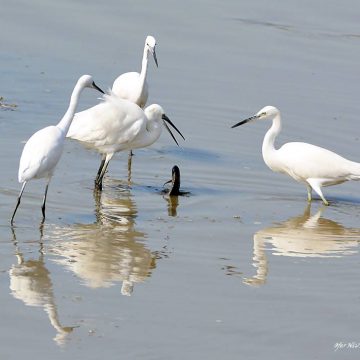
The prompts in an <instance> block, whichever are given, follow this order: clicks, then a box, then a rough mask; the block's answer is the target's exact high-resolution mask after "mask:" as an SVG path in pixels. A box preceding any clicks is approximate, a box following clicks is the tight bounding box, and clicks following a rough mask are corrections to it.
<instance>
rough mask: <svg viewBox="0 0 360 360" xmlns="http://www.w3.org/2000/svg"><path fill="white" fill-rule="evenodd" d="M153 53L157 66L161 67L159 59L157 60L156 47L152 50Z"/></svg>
mask: <svg viewBox="0 0 360 360" xmlns="http://www.w3.org/2000/svg"><path fill="white" fill-rule="evenodd" d="M152 55H153V57H154V61H155V64H156V67H159V64H158V61H157V57H156V52H155V48H154V49H153V50H152Z"/></svg>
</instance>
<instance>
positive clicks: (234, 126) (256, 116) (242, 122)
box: [231, 115, 260, 129]
mask: <svg viewBox="0 0 360 360" xmlns="http://www.w3.org/2000/svg"><path fill="white" fill-rule="evenodd" d="M259 117H260V115H254V116H251V117H249V118H247V119H245V120H242V121H240V122H238V123H237V124H235V125H233V126H232V127H231V128H232V129H233V128H236V127H237V126H240V125H244V124H246V123H248V122H250V121H253V120H256V119H258V118H259Z"/></svg>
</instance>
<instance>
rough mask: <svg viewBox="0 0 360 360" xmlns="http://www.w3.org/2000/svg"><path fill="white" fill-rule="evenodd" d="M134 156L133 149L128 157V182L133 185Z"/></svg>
mask: <svg viewBox="0 0 360 360" xmlns="http://www.w3.org/2000/svg"><path fill="white" fill-rule="evenodd" d="M133 156H134V153H133V152H132V150H130V151H129V157H128V183H129V185H131V166H132V157H133Z"/></svg>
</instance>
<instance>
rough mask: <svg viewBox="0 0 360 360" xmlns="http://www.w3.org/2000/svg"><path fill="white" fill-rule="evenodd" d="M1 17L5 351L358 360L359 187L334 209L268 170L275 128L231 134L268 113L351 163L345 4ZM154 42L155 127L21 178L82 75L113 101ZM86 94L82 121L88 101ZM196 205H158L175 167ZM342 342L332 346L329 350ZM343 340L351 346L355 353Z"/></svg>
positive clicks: (352, 34)
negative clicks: (265, 155)
mask: <svg viewBox="0 0 360 360" xmlns="http://www.w3.org/2000/svg"><path fill="white" fill-rule="evenodd" d="M1 8H2V11H1V14H0V31H1V34H2V40H1V42H2V51H1V54H0V74H1V82H0V96H2V97H3V98H4V99H3V100H2V102H4V103H8V104H16V105H17V107H16V108H14V109H13V110H11V109H4V108H0V130H1V134H2V136H1V141H0V151H1V154H2V156H1V159H0V160H1V170H2V171H1V172H0V180H1V182H0V304H1V307H0V318H1V324H2V325H1V326H0V357H1V359H18V358H19V357H24V356H28V357H31V358H38V359H49V358H51V359H63V358H64V357H67V358H71V359H85V358H86V359H89V360H92V359H94V360H95V359H99V358H108V359H115V358H116V359H117V358H126V359H147V360H148V359H184V358H186V359H237V358H242V359H260V358H267V359H277V360H279V359H295V360H296V359H301V360H302V359H339V358H341V359H343V358H345V359H357V358H358V357H359V351H360V350H359V349H358V348H351V344H350V343H354V344H355V345H356V344H358V343H359V339H358V324H359V320H360V319H359V311H358V310H359V306H360V302H359V299H360V298H359V293H358V288H359V286H358V284H359V281H358V279H359V275H360V271H359V253H358V246H359V239H360V227H359V223H360V222H359V211H358V210H359V201H360V197H359V195H358V194H359V184H358V183H355V182H354V183H347V184H343V185H341V186H337V187H329V188H326V189H325V190H324V194H325V196H326V197H327V199H328V200H329V201H330V202H331V206H330V207H327V208H323V206H322V204H321V202H320V201H319V200H317V199H316V200H315V201H314V202H313V204H312V205H311V208H307V201H306V189H305V188H304V187H303V186H302V185H299V184H297V183H295V182H293V181H292V180H291V179H288V178H287V177H285V176H283V175H280V174H274V173H272V172H271V171H270V170H269V169H268V168H267V167H266V165H265V164H264V163H263V160H262V157H261V142H262V138H263V136H264V133H265V131H266V129H267V128H268V124H265V123H257V124H252V125H248V126H244V127H241V128H236V129H230V127H231V125H233V124H234V123H236V122H238V121H240V120H241V119H242V118H246V117H248V116H250V115H253V114H254V113H256V112H257V111H258V110H259V109H261V108H262V107H263V106H265V105H275V106H277V107H278V108H279V109H280V110H281V112H282V118H283V132H282V134H281V135H280V137H279V140H278V144H279V145H280V144H282V143H284V142H286V141H291V140H300V141H307V142H310V143H315V144H317V145H320V146H324V147H326V148H330V149H332V150H334V151H336V152H338V153H340V154H342V155H343V156H346V157H348V158H349V159H352V160H355V161H357V160H358V155H359V152H358V145H359V135H358V129H359V126H358V93H359V91H358V90H359V80H360V79H359V71H358V64H359V59H360V50H359V49H360V48H359V44H360V32H359V28H358V11H357V10H358V8H359V5H358V2H356V1H354V0H349V1H345V2H341V3H339V2H336V1H320V0H315V1H311V2H310V1H305V2H301V3H299V2H296V1H283V0H278V1H272V2H271V3H269V2H267V1H259V0H256V1H251V2H245V1H232V0H231V1H227V2H225V3H219V2H216V1H197V2H191V1H182V2H177V1H167V2H166V3H164V2H161V1H158V0H155V1H152V2H134V1H120V2H119V1H113V0H110V1H106V2H105V3H104V2H96V1H80V0H79V1H70V0H69V1H61V2H59V3H56V4H55V3H54V2H51V1H47V0H42V1H40V0H38V1H32V2H31V3H29V2H26V1H13V2H4V4H3V6H2V7H1ZM148 34H152V35H154V36H155V37H156V39H157V56H158V60H159V68H158V69H157V68H156V67H155V65H154V63H153V62H151V61H150V64H149V74H148V82H149V84H150V99H149V103H159V104H161V105H162V106H163V107H164V109H165V111H166V113H167V115H168V116H169V117H170V118H171V119H172V121H173V122H174V123H175V124H176V126H177V127H178V128H179V129H180V130H181V132H182V133H183V134H184V136H185V138H186V141H185V142H181V144H180V145H181V146H180V147H177V146H176V145H175V144H174V143H173V142H172V139H171V138H170V137H169V136H168V134H167V133H166V132H164V133H163V135H162V136H161V138H160V140H159V141H158V142H157V143H156V144H154V145H153V146H152V147H151V148H149V149H142V150H138V151H136V152H135V156H134V158H133V168H132V174H131V182H129V181H128V172H127V154H118V155H117V156H116V157H115V158H114V159H113V160H112V162H111V163H110V166H109V171H108V174H107V177H106V181H105V188H104V191H103V193H102V195H101V196H96V195H94V194H93V179H94V177H95V174H96V171H97V168H98V166H99V162H100V157H99V155H98V154H96V153H95V152H91V151H87V150H85V149H83V148H82V147H81V145H79V144H77V143H76V142H70V141H69V142H67V144H66V149H65V152H64V155H63V157H62V159H61V162H60V163H59V165H58V168H57V171H56V173H55V176H54V178H53V180H52V182H51V185H50V188H49V195H48V205H47V219H46V221H45V224H44V227H43V228H42V229H39V223H40V220H41V211H40V204H41V200H42V194H43V191H44V186H45V184H44V183H43V182H42V181H37V182H35V181H34V182H32V183H30V184H29V185H28V187H27V189H26V192H25V195H24V197H23V200H22V203H21V206H20V208H19V211H18V214H17V217H16V227H15V228H14V231H12V230H11V228H10V226H9V219H10V217H11V213H12V211H13V209H14V206H15V203H16V196H17V194H18V191H19V190H20V185H19V184H18V183H17V168H18V161H19V157H20V155H21V151H22V147H23V143H24V141H26V139H27V138H29V136H30V135H31V134H32V133H33V132H35V131H36V130H38V129H40V128H41V127H44V126H46V125H49V124H54V123H56V122H57V121H58V120H59V119H60V118H61V116H62V114H63V113H64V111H65V109H66V107H67V103H68V97H69V94H70V92H71V90H72V87H73V86H74V84H75V82H76V79H77V78H78V77H79V76H80V75H82V74H84V73H90V74H92V75H93V77H94V79H95V80H96V82H97V84H98V85H99V86H101V87H102V88H105V89H107V88H109V87H110V86H111V84H112V82H113V80H114V79H115V78H116V77H117V76H118V75H119V74H121V73H123V72H126V71H139V70H140V65H141V55H142V51H143V45H144V39H145V37H146V35H148ZM97 97H98V95H97V94H96V93H95V92H91V91H88V92H85V91H84V93H83V95H82V98H81V104H80V108H86V107H89V106H92V105H94V104H96V103H97V101H98V100H97ZM175 164H177V165H178V166H179V167H180V169H181V176H182V188H183V189H184V190H185V191H190V195H189V196H183V197H179V198H178V199H175V200H174V199H169V198H168V197H166V196H164V195H163V194H161V189H162V185H163V183H164V182H165V181H167V180H169V178H170V176H171V168H172V166H173V165H175ZM338 343H342V344H344V346H342V348H341V349H339V350H337V351H335V346H336V344H338ZM349 344H350V345H349Z"/></svg>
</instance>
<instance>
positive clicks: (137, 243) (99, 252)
mask: <svg viewBox="0 0 360 360" xmlns="http://www.w3.org/2000/svg"><path fill="white" fill-rule="evenodd" d="M104 181H106V191H103V192H98V191H95V192H94V200H95V216H96V221H95V223H93V224H74V225H72V226H69V227H66V228H57V229H55V230H54V231H53V235H52V239H56V238H57V239H58V241H55V243H54V244H55V245H54V248H53V249H52V252H53V253H55V254H56V255H59V257H60V258H59V259H57V260H56V262H58V263H60V264H62V265H63V266H66V267H67V268H68V269H70V270H71V271H73V272H74V273H75V274H76V275H77V276H78V277H79V278H80V279H82V281H83V282H84V284H85V285H86V286H88V287H91V288H100V287H109V286H112V285H113V284H114V283H116V282H122V287H121V293H122V294H123V295H128V296H129V295H131V294H132V292H133V290H134V285H135V284H136V283H141V282H144V281H145V280H146V279H147V278H148V277H149V276H150V275H151V272H152V270H153V269H154V268H155V266H156V260H157V259H158V258H161V257H163V256H166V254H165V253H164V252H151V251H150V250H149V249H147V248H146V247H145V245H144V243H143V240H144V238H145V237H146V234H145V233H143V232H141V231H137V230H136V217H137V208H136V204H135V202H134V200H133V196H132V195H131V192H130V190H129V189H128V188H124V185H123V184H122V183H121V182H120V181H115V180H111V179H108V178H107V179H105V180H104Z"/></svg>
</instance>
